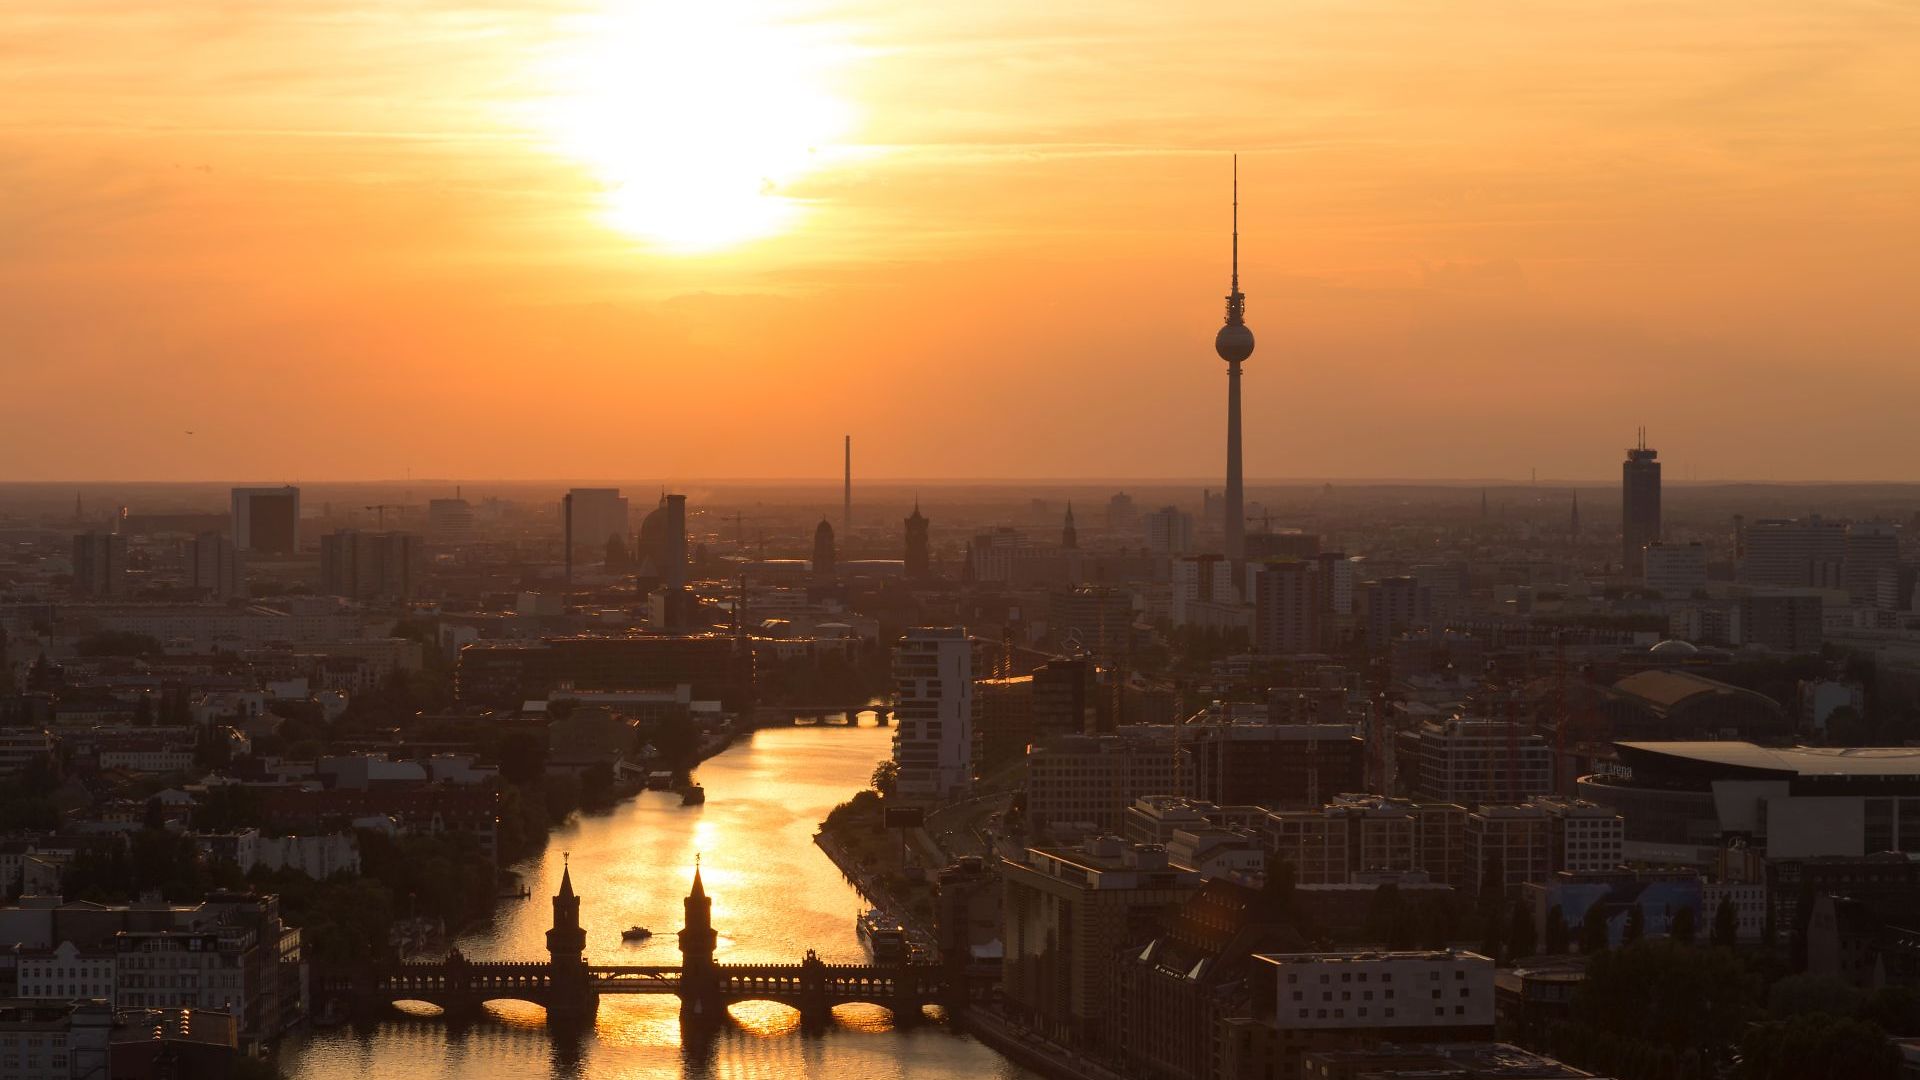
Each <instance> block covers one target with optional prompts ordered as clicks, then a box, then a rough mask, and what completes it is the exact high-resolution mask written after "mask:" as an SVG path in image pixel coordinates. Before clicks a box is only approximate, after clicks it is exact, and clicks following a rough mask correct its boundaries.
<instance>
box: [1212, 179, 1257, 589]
mask: <svg viewBox="0 0 1920 1080" xmlns="http://www.w3.org/2000/svg"><path fill="white" fill-rule="evenodd" d="M1246 314H1247V298H1246V297H1245V296H1243V295H1241V293H1240V155H1238V154H1235V155H1234V156H1233V291H1232V292H1230V293H1228V294H1227V324H1226V325H1225V326H1222V327H1221V328H1220V332H1219V333H1217V334H1215V335H1214V336H1213V351H1214V352H1216V353H1219V354H1220V359H1222V360H1225V361H1226V362H1227V496H1226V507H1225V511H1226V513H1225V518H1226V529H1227V561H1228V562H1229V563H1231V564H1232V566H1233V576H1234V584H1235V587H1236V588H1242V587H1244V585H1243V583H1242V580H1241V575H1242V574H1243V573H1244V570H1245V566H1246V561H1247V513H1246V492H1245V491H1244V490H1243V488H1242V485H1241V477H1240V365H1241V363H1242V362H1243V361H1245V360H1246V359H1247V357H1249V356H1252V355H1253V331H1252V330H1249V329H1247V320H1246Z"/></svg>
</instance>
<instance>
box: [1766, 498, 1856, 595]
mask: <svg viewBox="0 0 1920 1080" xmlns="http://www.w3.org/2000/svg"><path fill="white" fill-rule="evenodd" d="M1741 535H1742V538H1743V541H1744V548H1745V551H1746V555H1745V557H1744V558H1742V559H1741V560H1740V580H1742V581H1745V582H1747V583H1748V584H1752V585H1768V586H1773V587H1775V588H1782V589H1807V588H1811V589H1838V588H1840V587H1842V585H1843V584H1845V575H1846V564H1847V548H1848V540H1847V526H1846V525H1845V524H1844V523H1842V522H1838V521H1827V520H1825V519H1823V518H1822V517H1821V516H1820V515H1818V514H1813V515H1811V516H1809V517H1806V518H1803V519H1792V520H1789V519H1785V518H1764V519H1762V520H1759V521H1756V522H1754V523H1752V524H1751V525H1748V526H1746V528H1745V529H1744V530H1743V532H1742V534H1741ZM1862 539H1863V544H1865V546H1864V547H1863V550H1862V558H1866V557H1867V555H1868V552H1870V551H1871V550H1872V549H1873V545H1872V544H1871V543H1869V542H1867V541H1866V538H1865V537H1864V536H1863V538H1862Z"/></svg>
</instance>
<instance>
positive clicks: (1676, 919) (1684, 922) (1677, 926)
mask: <svg viewBox="0 0 1920 1080" xmlns="http://www.w3.org/2000/svg"><path fill="white" fill-rule="evenodd" d="M1694 935H1695V930H1694V925H1693V909H1692V908H1690V907H1683V908H1681V909H1680V910H1679V911H1676V912H1674V913H1673V922H1672V923H1670V924H1668V927H1667V936H1668V937H1670V938H1672V939H1673V940H1675V941H1678V942H1680V943H1681V944H1683V945H1691V944H1693V939H1694Z"/></svg>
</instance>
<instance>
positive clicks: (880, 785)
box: [867, 758, 900, 799]
mask: <svg viewBox="0 0 1920 1080" xmlns="http://www.w3.org/2000/svg"><path fill="white" fill-rule="evenodd" d="M867 786H868V787H871V788H872V789H873V790H875V791H877V792H879V793H880V797H881V798H883V799H891V798H893V793H894V792H895V791H896V790H898V789H899V786H900V763H899V762H897V761H894V760H893V759H891V758H888V759H886V760H884V761H881V762H880V763H879V764H876V765H875V766H874V767H873V777H872V778H871V779H870V780H868V782H867Z"/></svg>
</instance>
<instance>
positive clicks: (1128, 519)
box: [1107, 491, 1140, 533]
mask: <svg viewBox="0 0 1920 1080" xmlns="http://www.w3.org/2000/svg"><path fill="white" fill-rule="evenodd" d="M1139 524H1140V511H1138V510H1136V509H1135V508H1134V505H1133V496H1131V495H1129V494H1127V493H1126V492H1124V491H1118V492H1115V493H1114V495H1113V497H1112V498H1110V499H1108V500H1107V531H1108V532H1109V533H1128V532H1132V531H1133V530H1134V527H1135V526H1137V525H1139Z"/></svg>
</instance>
